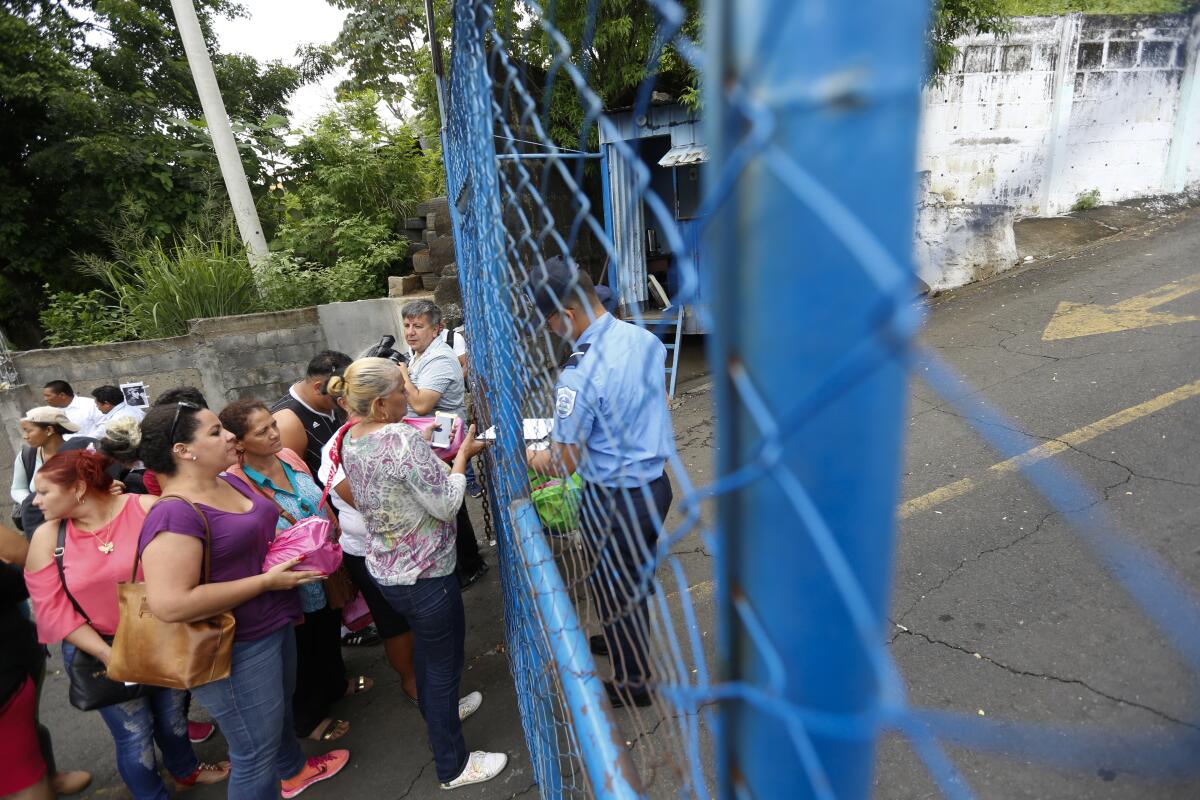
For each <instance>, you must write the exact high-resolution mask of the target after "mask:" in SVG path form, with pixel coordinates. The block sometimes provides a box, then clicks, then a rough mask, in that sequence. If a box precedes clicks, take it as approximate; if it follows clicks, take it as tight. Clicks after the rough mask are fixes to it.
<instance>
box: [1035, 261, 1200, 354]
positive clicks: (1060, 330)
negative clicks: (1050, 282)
mask: <svg viewBox="0 0 1200 800" xmlns="http://www.w3.org/2000/svg"><path fill="white" fill-rule="evenodd" d="M1197 290H1200V275H1192V276H1191V277H1190V278H1184V279H1182V280H1178V281H1173V282H1171V283H1168V284H1167V285H1166V286H1160V287H1158V288H1157V289H1152V290H1150V291H1148V292H1146V293H1145V294H1139V295H1138V296H1137V297H1131V298H1129V299H1128V300H1122V301H1121V302H1119V303H1113V304H1112V305H1109V306H1100V305H1093V304H1088V303H1070V302H1062V303H1059V304H1058V308H1056V309H1055V310H1054V316H1052V317H1051V318H1050V324H1048V325H1047V326H1046V330H1045V331H1043V332H1042V341H1043V342H1048V341H1051V340H1054V339H1073V338H1075V337H1076V336H1094V335H1096V334H1099V333H1115V332H1117V331H1127V330H1132V329H1134V328H1149V327H1152V326H1154V325H1174V324H1175V323H1177V322H1195V321H1197V320H1200V317H1197V316H1191V315H1180V314H1170V313H1167V312H1162V311H1153V310H1152V309H1155V308H1157V307H1158V306H1161V305H1164V304H1166V303H1169V302H1171V301H1172V300H1178V299H1179V298H1181V297H1185V296H1187V295H1189V294H1191V293H1192V292H1195V291H1197Z"/></svg>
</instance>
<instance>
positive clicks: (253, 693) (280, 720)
mask: <svg viewBox="0 0 1200 800" xmlns="http://www.w3.org/2000/svg"><path fill="white" fill-rule="evenodd" d="M295 689H296V634H295V631H294V630H293V629H292V626H291V625H287V626H285V627H283V628H281V629H280V630H277V631H275V632H274V633H272V634H269V635H267V636H264V637H263V638H261V639H255V640H254V641H250V642H234V643H233V669H232V670H231V672H230V674H229V677H228V678H224V679H222V680H219V681H213V682H212V683H206V684H204V685H203V686H197V687H196V688H195V689H193V690H192V695H193V696H194V697H195V698H196V700H198V701H199V702H200V703H201V704H202V705H203V706H204V707H205V708H206V709H208V713H210V714H212V715H213V718H214V719H215V720H216V721H217V723H218V724H219V725H220V726H221V733H223V734H224V735H225V741H226V742H227V743H228V744H229V761H230V765H231V766H232V771H231V772H230V774H229V790H228V796H229V797H231V798H236V800H279V782H280V781H281V780H284V779H285V778H290V777H292V776H293V775H295V774H296V773H298V772H299V771H300V770H302V769H304V761H305V759H304V753H303V752H302V751H301V750H300V743H299V742H298V741H296V734H295V733H294V732H293V731H292V692H294V691H295Z"/></svg>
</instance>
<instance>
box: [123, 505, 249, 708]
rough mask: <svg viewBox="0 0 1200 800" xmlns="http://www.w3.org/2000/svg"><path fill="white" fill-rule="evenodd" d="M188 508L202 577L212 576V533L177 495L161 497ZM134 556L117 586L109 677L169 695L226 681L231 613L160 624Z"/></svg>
mask: <svg viewBox="0 0 1200 800" xmlns="http://www.w3.org/2000/svg"><path fill="white" fill-rule="evenodd" d="M169 498H175V499H178V500H182V501H184V502H185V503H187V504H188V505H189V506H191V507H192V509H193V510H194V511H195V512H196V513H197V514H199V515H200V519H201V520H203V522H204V576H203V579H202V581H201V582H202V583H208V582H209V580H210V578H211V574H212V530H211V529H210V528H209V527H208V518H207V517H206V516H204V512H202V511H201V510H200V509H199V508H197V507H196V504H195V503H193V502H192V501H191V500H188V499H187V498H186V497H180V496H179V495H177V494H171V495H165V496H164V497H162V498H160V501H161V500H166V499H169ZM141 559H142V554H141V552H139V553H138V554H137V557H136V558H135V559H134V561H133V575H132V576H131V577H130V579H129V583H121V584H118V585H117V602H118V607H119V608H118V618H117V635H116V637H115V638H114V639H113V643H112V658H111V659H110V660H109V664H108V677H109V678H112V679H113V680H117V681H125V682H127V683H143V684H146V685H148V686H163V687H166V688H169V689H192V688H194V687H196V686H203V685H204V684H206V683H211V682H213V681H219V680H221V679H222V678H228V677H229V670H230V667H231V665H232V661H233V629H234V619H233V612H232V611H226V612H223V613H221V614H217V615H216V616H214V617H211V618H209V619H205V620H199V621H197V622H163V621H162V620H160V619H159V618H158V617H156V616H154V614H153V613H151V611H150V603H149V601H148V600H147V599H146V584H144V583H138V582H137V571H138V564H140V563H141Z"/></svg>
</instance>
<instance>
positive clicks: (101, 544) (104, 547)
mask: <svg viewBox="0 0 1200 800" xmlns="http://www.w3.org/2000/svg"><path fill="white" fill-rule="evenodd" d="M117 513H118V514H119V513H120V512H119V511H118V512H117ZM113 519H116V517H115V516H114V517H113ZM111 523H112V520H111V519H110V520H109V521H108V522H106V523H104V525H109V524H111ZM104 525H101V526H100V527H101V528H103V527H104ZM78 529H79V527H78V526H76V530H78ZM84 533H86V534H88V535H89V536H91V537H92V538H93V539H95V540H96V542H97V544H96V549H97V550H99V551H100V552H101V553H103V554H104V555H108V554H109V553H111V552H112V551H113V548H114V547H116V544H115V543H114V542H113V540H112V536H111V535H110V536H109V538H108V540H107V541H106V540H104V539H101V538H100V534H98V533H96V532H95V531H84Z"/></svg>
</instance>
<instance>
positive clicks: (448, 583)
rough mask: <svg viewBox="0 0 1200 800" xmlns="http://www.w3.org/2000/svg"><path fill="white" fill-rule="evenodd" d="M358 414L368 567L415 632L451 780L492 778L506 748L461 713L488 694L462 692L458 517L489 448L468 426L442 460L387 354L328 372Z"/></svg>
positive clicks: (420, 695) (359, 497) (445, 781)
mask: <svg viewBox="0 0 1200 800" xmlns="http://www.w3.org/2000/svg"><path fill="white" fill-rule="evenodd" d="M328 388H329V393H330V394H331V395H334V396H335V397H344V398H345V400H346V408H347V410H348V411H349V412H350V413H351V414H352V415H354V416H355V417H358V418H359V422H358V423H357V424H355V425H354V426H353V427H351V428H350V429H349V430H348V431H347V432H346V433H345V438H344V439H343V441H342V443H341V452H340V460H341V463H342V465H343V467H344V468H345V471H346V477H347V478H348V479H349V481H350V489H351V493H352V496H353V497H354V499H355V501H356V503H357V505H358V510H359V512H360V513H361V514H362V515H363V518H364V519H365V520H366V523H367V530H368V531H369V533H370V536H369V538H368V540H367V558H366V560H367V571H368V572H369V573H370V576H371V577H372V578H373V579H374V580H375V583H376V585H378V586H379V590H380V592H381V593H382V594H383V596H384V598H385V599H386V600H387V602H388V604H389V605H391V606H392V608H394V609H395V610H396V611H397V612H398V613H400V614H402V615H404V617H405V619H406V620H407V621H408V624H409V625H410V626H411V628H412V632H413V637H414V640H415V649H416V652H415V661H416V670H417V699H418V701H419V703H420V708H421V714H422V715H423V716H424V717H425V729H426V732H427V734H428V736H429V746H430V748H431V749H432V750H433V759H434V765H435V766H436V768H437V776H438V780H439V781H441V784H442V788H443V789H455V788H458V787H460V786H467V785H469V784H472V783H482V782H483V781H488V780H491V779H492V778H494V777H496V776H497V775H499V774H500V773H501V772H503V771H504V768H505V766H506V765H507V764H508V757H507V756H506V755H505V754H504V753H485V752H482V751H479V752H474V753H472V752H468V750H467V746H466V742H465V741H464V739H463V732H462V720H463V718H465V717H466V716H467V715H468V714H470V713H471V712H473V711H475V710H476V709H477V708H478V707H479V704H480V703H481V702H482V700H483V697H482V695H480V694H479V693H478V692H472V693H471V694H470V695H468V696H467V697H465V698H463V699H462V700H459V699H458V689H459V682H460V680H461V679H462V671H463V660H464V658H463V655H464V650H463V644H464V636H465V628H466V626H465V620H464V617H463V603H462V592H461V590H460V589H459V586H458V578H456V577H455V574H454V565H455V527H454V519H455V517H456V516H457V515H458V509H459V507H460V506H461V505H462V502H463V495H464V494H465V492H466V478H465V476H464V474H463V473H464V472H465V471H466V468H467V462H468V460H469V459H470V458H471V457H472V456H475V455H477V454H478V453H479V452H481V451H482V450H483V444H482V443H480V442H476V441H475V429H474V427H472V428H470V430H469V431H468V433H467V436H466V439H465V440H464V441H463V443H462V446H461V447H460V449H459V451H458V454H457V456H455V459H454V466H453V468H447V466H446V465H445V464H443V463H442V462H441V461H439V460H438V457H437V456H436V455H435V454H434V452H433V450H432V449H431V448H430V446H429V442H428V441H427V440H426V438H425V436H424V435H422V434H421V433H419V432H418V431H417V429H416V428H413V427H411V426H409V425H407V424H405V423H404V422H402V421H401V420H403V418H404V415H405V412H407V410H408V398H407V396H406V395H405V392H404V375H403V373H402V372H401V368H400V367H399V366H397V365H396V364H394V363H393V362H391V361H389V360H388V359H386V358H360V359H359V360H357V361H355V362H354V363H353V364H351V365H350V366H349V367H348V368H347V369H346V373H345V375H344V376H337V375H335V376H333V377H332V378H330V379H329V386H328Z"/></svg>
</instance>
